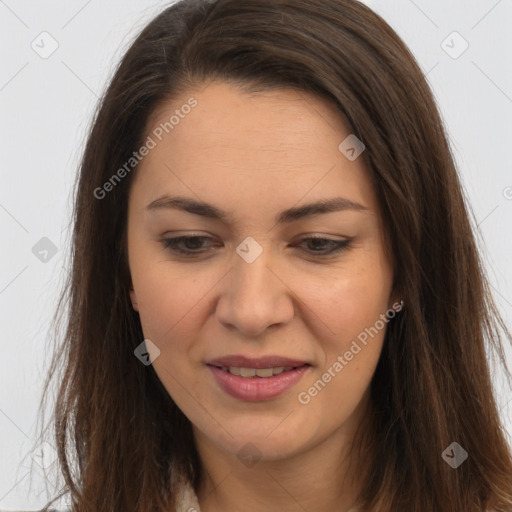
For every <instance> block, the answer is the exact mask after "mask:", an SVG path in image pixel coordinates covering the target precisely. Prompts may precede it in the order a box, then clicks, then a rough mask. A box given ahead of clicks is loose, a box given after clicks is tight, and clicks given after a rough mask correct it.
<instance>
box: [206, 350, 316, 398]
mask: <svg viewBox="0 0 512 512" xmlns="http://www.w3.org/2000/svg"><path fill="white" fill-rule="evenodd" d="M281 361H285V360H284V359H283V358H281ZM287 361H288V362H290V361H291V360H290V359H288V360H287ZM252 364H254V363H252ZM265 364H267V362H265ZM207 366H208V369H209V370H210V371H211V372H212V374H213V376H214V377H215V380H216V381H217V384H218V385H219V386H220V388H221V389H222V390H223V391H224V392H225V393H227V394H228V395H230V396H232V397H234V398H238V399H240V400H246V401H248V402H260V401H263V400H270V399H272V398H275V397H277V396H279V395H281V394H282V393H284V392H285V391H287V390H288V389H290V388H291V387H293V386H294V385H295V384H297V383H298V382H299V381H300V379H302V376H303V375H304V374H305V373H306V372H307V371H309V369H310V368H311V366H310V365H309V364H303V365H302V366H299V367H298V368H294V369H293V370H290V371H287V372H283V373H280V374H279V375H273V376H272V377H253V378H245V377H240V376H239V375H232V374H231V373H229V372H226V371H224V370H222V369H220V368H217V367H216V366H213V365H211V364H208V365H207ZM224 366H236V365H234V364H230V365H224ZM272 366H273V365H272ZM279 366H283V365H281V364H280V365H279ZM289 366H293V365H289ZM269 367H270V366H260V368H269ZM248 368H251V366H248ZM252 368H255V367H254V366H252Z"/></svg>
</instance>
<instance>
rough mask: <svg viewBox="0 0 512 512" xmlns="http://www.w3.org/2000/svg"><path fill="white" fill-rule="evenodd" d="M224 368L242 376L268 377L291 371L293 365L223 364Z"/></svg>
mask: <svg viewBox="0 0 512 512" xmlns="http://www.w3.org/2000/svg"><path fill="white" fill-rule="evenodd" d="M222 370H224V371H225V372H229V373H231V374H232V375H239V376H240V377H245V378H251V377H262V378H268V377H272V376H274V375H279V374H280V373H283V372H289V371H291V370H293V366H287V367H283V366H278V367H275V368H239V367H237V366H229V367H228V366H223V367H222Z"/></svg>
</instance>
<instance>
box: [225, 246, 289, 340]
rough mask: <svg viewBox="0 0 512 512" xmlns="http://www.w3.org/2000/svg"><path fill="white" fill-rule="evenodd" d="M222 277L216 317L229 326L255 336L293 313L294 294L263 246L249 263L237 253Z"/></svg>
mask: <svg viewBox="0 0 512 512" xmlns="http://www.w3.org/2000/svg"><path fill="white" fill-rule="evenodd" d="M233 262H234V263H233V267H232V269H231V271H230V272H228V274H227V275H226V276H225V279H223V280H222V281H221V292H220V297H219V301H218V303H217V308H216V317H217V319H218V321H219V322H220V323H222V324H223V325H224V326H225V327H227V328H228V329H236V330H238V331H239V332H240V333H241V334H242V335H244V336H246V337H257V336H259V335H261V334H262V333H264V332H265V330H266V329H268V328H269V327H271V326H278V325H285V324H287V323H288V322H290V321H291V320H292V319H293V316H294V314H295V308H294V300H295V298H294V297H295V296H294V294H293V292H292V289H291V287H290V285H291V283H288V282H286V279H285V276H283V275H282V274H283V273H282V272H281V275H280V272H279V268H278V266H277V265H275V264H273V262H272V261H271V258H270V257H269V251H267V250H264V251H263V252H262V253H261V254H260V255H259V256H258V257H257V258H256V259H255V260H254V261H252V262H251V263H249V262H247V261H245V260H244V259H243V258H241V257H239V256H238V254H237V255H236V256H235V257H234V259H233Z"/></svg>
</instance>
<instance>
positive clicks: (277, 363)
mask: <svg viewBox="0 0 512 512" xmlns="http://www.w3.org/2000/svg"><path fill="white" fill-rule="evenodd" d="M206 364H209V365H212V366H228V367H235V368H279V367H281V366H282V367H285V368H286V367H290V366H291V367H293V368H296V367H297V366H303V365H305V364H309V363H306V361H301V360H299V359H289V358H288V357H281V356H264V357H258V358H252V357H247V356H240V355H233V356H224V357H219V358H217V359H212V360H211V361H208V362H207V363H206Z"/></svg>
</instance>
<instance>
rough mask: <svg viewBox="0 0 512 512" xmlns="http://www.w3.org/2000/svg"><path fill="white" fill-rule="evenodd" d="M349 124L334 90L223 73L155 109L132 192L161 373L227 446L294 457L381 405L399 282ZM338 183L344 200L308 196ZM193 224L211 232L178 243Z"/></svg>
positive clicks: (135, 237)
mask: <svg viewBox="0 0 512 512" xmlns="http://www.w3.org/2000/svg"><path fill="white" fill-rule="evenodd" d="M191 98H193V100H195V101H196V102H197V103H194V101H193V100H192V101H191ZM190 104H194V105H195V106H194V107H193V108H182V107H183V106H184V105H190ZM176 110H178V117H179V121H178V122H176V119H178V117H176V114H177V113H176ZM172 115H175V119H174V120H173V125H172V127H171V128H169V127H170V126H171V125H170V124H168V125H167V131H168V133H166V131H165V130H162V124H161V123H165V122H168V121H169V119H170V117H171V116H172ZM162 131H163V134H162ZM349 135H350V131H349V129H348V128H347V127H346V125H345V124H344V122H343V121H342V119H341V116H340V115H339V114H338V113H337V112H336V111H335V109H334V108H333V107H332V106H331V105H330V104H329V103H328V102H327V101H325V100H322V99H319V98H316V97H313V96H310V95H308V94H306V93H304V92H297V91H293V90H288V89H286V90H279V91H273V92H265V93H264V94H263V93H262V94H258V95H247V94H245V93H242V92H240V91H239V90H238V89H236V88H234V87H233V86H231V85H228V84H226V83H223V82H214V83H212V84H210V85H208V86H204V88H203V89H200V90H197V91H194V93H193V94H191V95H188V96H187V95H184V96H183V97H181V98H179V99H178V100H176V101H173V102H172V103H167V104H165V105H163V106H162V107H161V108H160V109H158V111H157V112H155V113H154V115H153V116H152V117H151V119H150V123H148V132H147V134H146V137H147V136H149V137H151V139H152V141H153V142H150V143H149V144H148V147H149V146H151V149H150V150H149V151H148V154H147V155H146V156H145V157H144V158H143V160H142V161H141V163H140V164H139V165H140V167H139V168H138V170H137V174H136V176H135V177H134V178H135V180H134V182H133V184H132V188H131V192H130V198H129V212H128V253H129V265H130V271H131V276H132V284H133V291H132V292H131V299H132V302H133V304H134V308H135V309H136V310H137V311H138V312H139V315H140V321H141V325H142V329H143V332H144V336H145V338H146V339H149V340H151V342H152V343H153V344H154V346H156V347H157V348H158V350H159V352H158V351H156V350H155V349H152V348H150V353H151V354H152V357H153V358H154V360H153V367H154V370H155V371H156V373H157V375H158V377H159V378H160V380H161V381H162V383H163V385H164V386H165V388H166V389H167V391H168V392H169V394H170V395H171V396H172V398H173V399H174V401H175V402H176V403H177V405H178V406H179V407H180V409H181V410H182V411H183V413H184V414H185V415H186V416H187V417H188V418H189V419H190V420H191V422H192V424H193V428H194V432H195V435H196V436H200V437H201V438H202V439H204V440H207V442H208V443H210V445H211V446H214V447H216V448H217V449H218V450H219V449H220V450H222V451H223V452H224V453H226V452H227V453H228V454H233V455H234V454H238V453H239V452H240V450H242V452H241V453H245V452H244V450H245V451H247V450H249V451H251V450H252V451H253V452H255V453H254V454H253V455H256V454H257V456H258V457H262V458H266V459H268V460H270V459H272V460H277V459H282V458H286V457H291V456H293V455H296V454H298V453H301V452H304V451H306V450H308V449H312V448H314V447H315V446H317V445H319V444H320V443H323V442H325V441H327V440H328V439H334V438H339V439H340V441H341V440H342V439H343V438H345V439H348V438H349V437H347V436H350V435H353V434H354V433H355V431H356V429H357V426H358V424H359V422H360V421H361V418H362V417H363V415H364V413H365V411H366V407H367V405H368V398H369V385H370V381H371V378H372V375H373V373H374V371H375V368H376V365H377V362H378V359H379V355H380V352H381V348H382V343H383V339H384V334H385V330H386V326H387V320H388V318H389V316H387V314H388V313H389V312H390V308H391V307H392V306H393V303H394V300H396V297H391V291H392V290H391V287H392V279H393V275H392V267H391V261H389V259H388V258H387V256H386V254H385V252H384V240H383V233H382V230H381V223H380V214H379V210H378V203H377V198H376V195H375V191H374V190H373V187H372V184H371V181H370V176H369V173H368V171H367V169H366V167H365V162H364V153H363V154H362V155H361V156H359V157H357V150H358V149H360V148H358V147H356V146H354V143H353V141H352V142H351V139H349V140H348V141H346V142H345V143H344V145H342V146H341V149H340V148H339V147H340V144H341V143H342V142H343V141H345V139H346V138H347V137H348V136H349ZM160 139H161V140H160ZM148 141H149V139H148ZM153 143H154V144H153ZM351 147H353V148H354V149H355V150H356V151H352V150H350V148H351ZM356 157H357V158H356ZM177 197H179V198H182V201H181V202H178V201H175V202H174V203H173V202H171V199H172V198H177ZM335 198H337V201H338V206H340V208H339V209H337V210H334V209H333V211H330V212H329V213H321V212H319V209H318V207H311V208H305V209H304V207H305V206H306V205H310V204H313V203H317V202H320V201H322V202H329V201H333V200H334V199H335ZM192 203H194V205H192ZM199 203H201V205H200V204H199ZM203 203H208V205H210V206H205V205H204V204H203ZM150 205H152V206H150ZM186 205H189V206H191V208H188V209H189V210H194V211H195V212H193V211H187V207H186ZM192 206H193V207H192ZM219 212H223V213H224V214H225V216H221V215H217V214H218V213H219ZM182 236H187V237H201V238H191V239H190V240H188V241H187V240H185V241H183V240H182V241H177V242H174V243H172V244H171V245H166V239H171V238H176V237H182ZM203 237H204V238H203ZM309 237H319V238H320V239H321V240H316V241H315V240H307V238H309ZM337 247H339V248H340V250H338V251H336V248H337ZM179 251H189V254H186V253H183V254H182V253H180V252H179ZM393 314H394V312H392V313H391V316H392V315H393ZM141 342H142V340H141ZM149 347H151V345H149ZM229 357H234V358H237V357H238V358H247V359H245V360H243V361H237V360H228V361H222V360H223V359H227V358H229ZM262 358H269V359H267V360H266V361H265V360H262ZM272 358H274V359H272ZM284 359H288V361H285V360H284ZM304 363H306V364H305V365H304ZM141 364H142V363H141ZM216 366H219V367H222V366H224V367H226V366H228V367H230V369H229V370H228V371H226V368H224V369H221V368H216ZM240 367H242V368H246V369H242V370H240ZM290 367H298V368H297V369H295V370H291V371H290ZM255 368H259V369H260V371H259V372H258V373H259V375H261V376H254V377H249V375H252V374H254V371H255V370H254V369H255ZM265 368H266V369H267V370H264V369H265ZM271 368H274V370H271ZM283 368H284V370H285V371H283ZM148 371H149V369H148ZM279 372H282V373H279ZM240 373H241V374H242V375H236V374H240ZM270 374H272V377H270V376H269V375H270ZM274 374H276V375H274ZM244 375H247V376H244ZM247 443H251V445H247ZM246 445H247V446H246Z"/></svg>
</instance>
